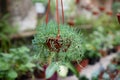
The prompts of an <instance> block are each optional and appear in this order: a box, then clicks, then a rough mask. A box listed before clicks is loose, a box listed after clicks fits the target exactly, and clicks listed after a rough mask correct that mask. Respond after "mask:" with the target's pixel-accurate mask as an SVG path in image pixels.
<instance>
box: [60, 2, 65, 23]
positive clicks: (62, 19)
mask: <svg viewBox="0 0 120 80" xmlns="http://www.w3.org/2000/svg"><path fill="white" fill-rule="evenodd" d="M61 6H62V21H63V24H64V10H63V1H62V0H61Z"/></svg>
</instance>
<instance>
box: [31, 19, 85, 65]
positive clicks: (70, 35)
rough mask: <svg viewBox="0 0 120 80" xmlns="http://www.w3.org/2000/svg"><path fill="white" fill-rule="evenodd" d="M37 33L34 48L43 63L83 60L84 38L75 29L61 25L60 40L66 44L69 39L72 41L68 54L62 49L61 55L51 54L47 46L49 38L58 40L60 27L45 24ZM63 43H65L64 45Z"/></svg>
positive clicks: (54, 24) (51, 23) (50, 23)
mask: <svg viewBox="0 0 120 80" xmlns="http://www.w3.org/2000/svg"><path fill="white" fill-rule="evenodd" d="M36 31H37V33H36V35H35V36H34V40H33V41H32V42H33V47H34V50H35V52H36V54H37V56H38V58H39V59H40V61H41V63H43V64H46V63H49V61H50V62H56V61H63V62H70V61H76V60H81V59H82V57H83V54H84V53H83V47H82V44H83V37H82V35H81V33H79V34H78V33H76V32H75V31H74V29H72V28H70V27H69V26H68V25H62V24H60V38H61V39H62V40H63V41H64V42H66V41H67V39H69V40H71V45H70V47H69V48H68V50H67V51H66V52H63V51H62V49H61V51H60V52H59V53H57V52H51V51H50V50H49V48H48V47H47V46H46V40H47V39H48V38H56V35H57V31H58V25H57V24H56V23H55V22H54V21H51V22H49V23H48V24H47V25H46V24H45V23H43V24H42V25H40V26H38V27H37V29H36ZM64 42H63V43H64Z"/></svg>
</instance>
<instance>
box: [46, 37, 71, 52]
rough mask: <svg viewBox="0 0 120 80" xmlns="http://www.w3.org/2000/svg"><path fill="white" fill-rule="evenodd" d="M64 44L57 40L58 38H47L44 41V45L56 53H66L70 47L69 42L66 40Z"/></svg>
mask: <svg viewBox="0 0 120 80" xmlns="http://www.w3.org/2000/svg"><path fill="white" fill-rule="evenodd" d="M65 42H66V43H64V41H63V40H62V39H58V38H48V39H47V41H46V45H47V47H48V48H49V50H50V51H53V52H57V53H58V52H59V51H62V52H66V51H67V50H68V48H69V47H70V44H71V41H70V40H68V39H66V41H65Z"/></svg>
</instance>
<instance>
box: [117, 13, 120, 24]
mask: <svg viewBox="0 0 120 80" xmlns="http://www.w3.org/2000/svg"><path fill="white" fill-rule="evenodd" d="M117 18H118V22H119V23H120V13H118V14H117Z"/></svg>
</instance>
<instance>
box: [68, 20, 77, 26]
mask: <svg viewBox="0 0 120 80" xmlns="http://www.w3.org/2000/svg"><path fill="white" fill-rule="evenodd" d="M67 24H68V25H69V26H74V25H75V23H74V22H73V21H68V22H67Z"/></svg>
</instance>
